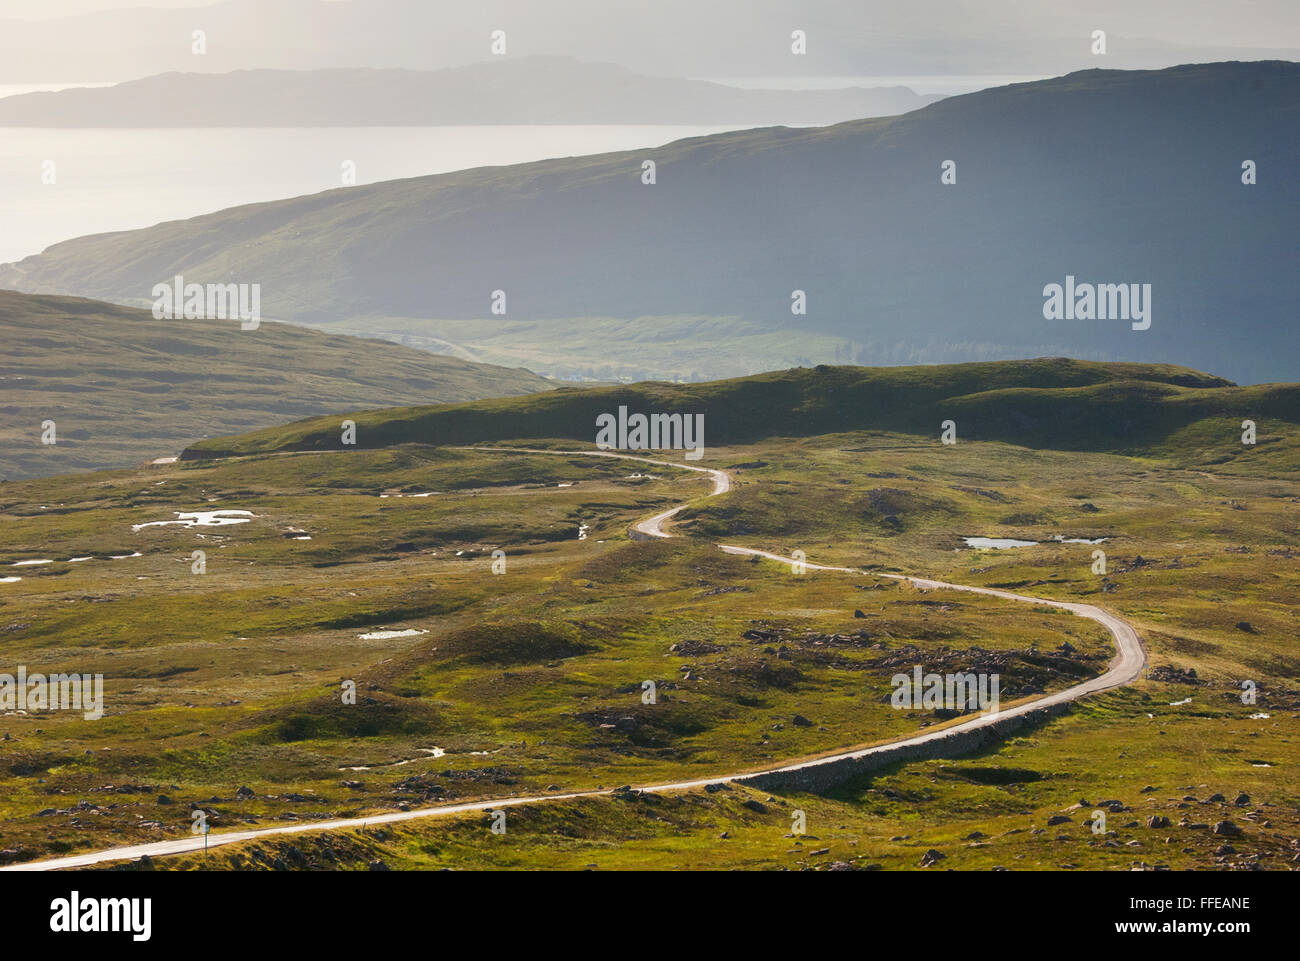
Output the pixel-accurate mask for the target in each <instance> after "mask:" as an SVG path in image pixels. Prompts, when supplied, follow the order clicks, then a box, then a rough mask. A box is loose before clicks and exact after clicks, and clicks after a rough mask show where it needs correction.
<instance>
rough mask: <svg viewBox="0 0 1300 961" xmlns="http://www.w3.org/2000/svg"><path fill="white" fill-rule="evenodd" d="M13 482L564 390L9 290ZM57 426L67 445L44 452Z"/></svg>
mask: <svg viewBox="0 0 1300 961" xmlns="http://www.w3.org/2000/svg"><path fill="white" fill-rule="evenodd" d="M0 341H2V342H3V343H4V345H5V347H4V356H3V359H2V360H0V479H3V478H9V479H14V478H20V477H34V476H46V475H50V474H57V473H65V472H68V471H74V470H89V469H98V468H104V467H129V466H133V465H135V464H137V463H139V462H141V461H142V460H146V459H152V458H155V457H161V456H165V455H173V454H177V453H179V451H180V449H181V447H183V446H184V445H185V444H187V443H190V442H191V441H194V440H196V439H199V438H202V437H208V436H212V435H214V434H219V433H227V432H231V431H242V430H249V429H252V428H256V427H260V426H264V425H268V424H276V423H282V422H283V421H284V420H285V419H286V418H292V417H302V416H308V415H312V414H320V413H323V412H325V411H332V410H348V409H351V408H354V407H357V406H365V405H373V404H391V403H394V402H396V403H415V402H419V403H427V402H430V401H434V402H450V401H458V400H467V399H471V398H476V397H486V396H494V397H496V396H503V395H510V394H523V393H528V392H530V391H541V390H547V389H549V388H550V387H551V386H552V385H551V383H550V382H549V381H547V380H545V379H543V378H541V377H538V376H537V375H535V374H533V373H531V372H529V371H526V370H520V369H507V368H502V367H490V366H486V365H482V364H474V363H469V362H467V361H462V360H455V359H452V358H450V357H441V356H437V355H434V354H428V353H425V352H424V351H420V350H414V349H412V348H407V347H399V346H397V345H396V344H390V343H387V342H385V341H374V340H362V339H359V338H354V337H339V336H328V335H325V334H320V333H317V332H315V331H309V330H305V329H302V328H300V327H291V326H286V325H283V324H265V323H264V324H262V325H261V327H260V328H259V329H258V330H256V331H241V330H240V329H239V325H238V323H235V322H226V321H216V320H189V321H171V320H155V319H154V318H153V316H152V314H150V313H146V312H144V311H138V310H133V309H130V308H125V307H117V306H113V305H111V304H104V303H97V302H94V301H89V300H77V299H73V298H65V297H34V296H28V295H23V294H17V293H14V292H13V291H7V290H0ZM46 420H53V421H54V422H55V428H56V439H57V443H56V444H55V445H54V446H45V445H43V444H41V442H40V438H41V424H42V422H43V421H46Z"/></svg>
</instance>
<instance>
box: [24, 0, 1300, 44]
mask: <svg viewBox="0 0 1300 961" xmlns="http://www.w3.org/2000/svg"><path fill="white" fill-rule="evenodd" d="M212 2H213V0H0V16H5V17H17V18H24V19H28V18H30V19H47V18H52V17H61V16H68V15H70V14H78V13H89V12H94V11H104V10H120V9H123V8H130V7H169V8H178V7H204V6H211V5H212ZM236 2H244V3H247V2H249V0H236ZM254 2H255V3H256V5H258V6H266V7H272V6H275V5H277V4H284V3H289V4H293V3H296V2H297V0H254ZM342 2H349V3H354V4H356V5H358V6H366V5H368V4H370V3H373V2H375V0H342ZM441 2H443V0H421V5H424V4H429V5H430V6H434V5H437V4H439V3H441ZM483 2H484V3H485V5H490V4H491V0H483ZM537 2H538V3H549V4H550V5H552V6H554V7H555V8H556V10H557V13H558V12H561V11H563V10H564V8H565V7H566V6H570V5H571V4H570V3H566V0H537ZM606 2H607V6H608V9H609V11H610V12H614V11H617V10H618V9H619V8H620V7H621V8H636V9H646V8H650V9H653V8H654V7H655V6H657V5H658V4H657V3H656V2H654V0H606ZM878 2H879V0H843V7H844V8H845V9H855V8H856V9H861V10H862V11H863V19H864V21H867V22H869V21H870V17H871V8H872V7H873V6H876V5H877V3H878ZM701 3H707V0H701ZM820 5H821V4H820V3H815V2H814V3H809V4H801V3H800V2H799V0H789V2H788V3H787V4H784V6H786V7H787V8H788V9H790V10H792V11H796V12H797V11H798V10H799V9H800V8H801V7H802V6H808V7H817V6H820ZM879 5H880V6H881V7H882V8H883V7H897V3H896V2H895V0H889V2H888V3H879ZM904 6H905V7H908V8H910V9H911V11H912V12H913V13H915V14H918V22H924V19H925V18H926V17H927V16H928V12H934V13H940V14H941V15H942V16H943V17H945V18H957V19H961V18H965V19H966V20H968V21H969V22H970V29H971V31H972V32H973V33H977V34H984V33H986V32H987V31H988V29H989V27H990V26H991V25H992V24H995V23H996V24H998V25H999V26H1000V27H1001V28H1002V29H1005V30H1007V31H1010V32H1016V31H1018V30H1020V29H1024V28H1025V27H1026V25H1029V24H1033V25H1034V26H1035V27H1038V28H1041V27H1042V26H1043V25H1044V24H1047V23H1050V22H1052V21H1056V22H1059V24H1060V25H1061V28H1062V29H1063V30H1069V31H1070V32H1074V31H1076V30H1080V29H1083V28H1085V27H1088V28H1089V29H1092V28H1093V27H1092V26H1091V25H1095V26H1101V27H1103V28H1105V29H1108V30H1112V31H1114V32H1116V33H1121V34H1125V35H1127V36H1130V37H1148V38H1153V39H1160V40H1166V41H1170V42H1174V43H1196V44H1216V45H1218V44H1223V45H1241V46H1264V47H1286V46H1300V0H910V2H908V3H906V4H904ZM946 26H947V27H948V30H951V29H952V27H954V26H956V24H955V23H952V22H951V19H949V23H948V24H947V25H946ZM944 32H947V31H944Z"/></svg>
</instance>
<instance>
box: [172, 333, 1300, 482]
mask: <svg viewBox="0 0 1300 961" xmlns="http://www.w3.org/2000/svg"><path fill="white" fill-rule="evenodd" d="M620 406H626V407H627V408H628V412H629V413H638V412H639V413H643V414H652V413H681V414H703V415H704V424H705V431H704V443H705V447H706V451H707V448H708V447H709V446H715V447H716V446H721V445H735V444H752V443H756V442H758V441H760V440H764V439H768V438H779V437H808V436H813V435H818V434H834V433H841V432H849V431H859V430H879V431H888V432H891V433H907V434H917V435H921V436H924V437H927V438H931V439H934V440H936V441H937V439H938V437H939V433H940V425H941V423H942V422H943V421H945V420H949V419H951V420H954V421H955V422H956V424H957V436H958V442H959V443H960V442H961V441H963V440H964V441H991V440H997V441H1005V442H1009V443H1014V444H1019V445H1022V446H1025V447H1034V448H1049V449H1056V450H1086V451H1097V452H1124V453H1155V454H1165V453H1173V452H1175V451H1177V452H1178V453H1180V454H1182V455H1191V456H1190V460H1191V461H1192V462H1205V461H1207V460H1210V461H1213V460H1216V459H1225V458H1230V457H1232V456H1235V455H1237V454H1239V453H1241V450H1242V445H1241V443H1240V422H1241V421H1242V420H1243V419H1245V418H1250V419H1253V420H1256V421H1257V422H1258V425H1259V432H1260V438H1261V440H1260V444H1261V445H1262V446H1263V447H1265V448H1267V447H1268V446H1269V445H1270V444H1272V443H1274V442H1275V435H1274V434H1273V433H1270V432H1276V431H1279V430H1281V431H1283V432H1285V433H1287V434H1288V435H1289V436H1294V435H1295V431H1294V430H1292V428H1293V427H1294V426H1296V425H1300V385H1297V384H1275V385H1266V386H1259V387H1238V386H1236V385H1234V384H1232V383H1231V382H1229V381H1226V380H1223V379H1222V378H1219V377H1214V376H1211V375H1209V374H1203V373H1200V372H1198V371H1193V370H1186V369H1183V368H1177V367H1169V366H1163V365H1146V364H1100V363H1091V362H1085V361H1075V360H1067V359H1063V358H1052V359H1042V360H1031V361H1002V362H996V363H979V364H955V365H951V366H941V367H885V368H869V367H817V368H812V369H807V368H800V369H795V370H786V371H776V372H773V373H768V374H760V375H758V376H754V377H744V378H736V379H732V380H723V381H715V382H711V383H703V384H685V385H683V384H664V383H645V384H634V385H631V386H627V387H598V388H589V389H585V390H579V389H573V388H561V389H559V390H555V391H550V392H548V393H545V394H537V395H533V396H530V397H523V398H507V399H499V400H487V401H476V402H471V403H466V404H457V405H449V406H442V407H415V408H402V409H388V410H376V411H368V412H363V413H358V414H353V415H351V416H352V417H353V419H355V420H356V422H357V425H358V431H357V444H358V446H359V447H363V448H380V447H388V446H393V445H397V444H403V443H424V444H438V445H455V444H466V445H468V444H481V443H490V442H493V441H499V440H526V439H572V440H575V441H579V442H581V443H582V444H583V445H584V446H590V445H592V444H594V443H595V440H596V418H597V416H598V415H600V414H603V413H612V414H617V412H618V409H619V407H620ZM1266 435H1267V436H1266ZM338 449H340V442H339V429H338V419H337V418H316V419H312V420H306V421H302V422H299V423H296V424H290V425H288V426H285V427H281V428H271V429H267V430H262V431H258V432H254V433H250V434H246V435H243V436H239V437H222V438H214V439H212V440H208V441H203V442H201V443H198V444H195V445H193V446H192V447H190V448H188V449H187V450H186V451H185V453H184V455H183V457H184V458H185V459H187V460H194V459H203V458H212V457H222V456H228V455H242V454H255V453H266V452H276V451H290V450H338ZM678 456H680V455H678Z"/></svg>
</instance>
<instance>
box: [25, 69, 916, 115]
mask: <svg viewBox="0 0 1300 961" xmlns="http://www.w3.org/2000/svg"><path fill="white" fill-rule="evenodd" d="M938 99H940V98H938V97H937V96H921V95H918V94H916V93H913V92H912V91H911V90H909V89H907V88H906V87H885V88H873V89H867V88H850V89H844V90H741V89H739V88H736V87H728V86H724V85H722V84H718V83H709V82H707V81H702V80H684V79H677V78H669V77H646V76H641V75H639V74H635V73H633V72H632V71H630V70H625V69H623V68H622V67H616V66H614V65H612V64H603V63H582V62H579V61H577V60H574V59H572V58H569V57H524V58H521V59H514V60H498V61H495V62H489V63H480V64H473V65H470V66H465V67H456V68H452V69H448V70H306V71H293V70H241V71H236V72H234V73H226V74H206V73H165V74H159V75H157V76H153V77H146V78H144V79H142V80H133V81H130V82H128V83H122V84H117V85H116V86H112V87H98V88H84V89H70V90H60V91H57V92H52V93H30V94H24V95H21V96H14V97H6V98H4V99H3V100H0V127H177V126H179V127H262V126H273V127H332V126H349V127H401V126H435V125H443V124H446V125H451V124H471V125H472V124H516V123H518V124H587V123H618V124H659V123H664V124H674V123H676V124H764V123H834V122H836V121H841V120H850V119H855V118H858V117H879V116H889V115H892V114H899V113H904V112H906V111H908V110H915V109H916V108H917V107H922V106H925V105H926V104H927V103H931V102H933V101H935V100H938Z"/></svg>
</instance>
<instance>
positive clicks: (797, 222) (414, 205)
mask: <svg viewBox="0 0 1300 961" xmlns="http://www.w3.org/2000/svg"><path fill="white" fill-rule="evenodd" d="M1298 114H1300V65H1297V64H1294V63H1281V62H1263V63H1224V64H1207V65H1197V66H1187V67H1178V68H1173V69H1169V70H1164V71H1155V72H1146V71H1136V72H1118V71H1085V72H1082V73H1077V74H1072V75H1069V76H1067V77H1063V78H1058V79H1055V80H1049V81H1043V82H1040V83H1031V84H1019V85H1013V86H1009V87H1003V88H997V89H992V90H987V91H982V92H980V93H976V94H970V95H967V96H960V97H951V98H948V99H945V100H942V101H940V102H938V103H935V104H932V105H930V106H928V107H925V108H923V109H920V110H917V111H913V112H911V113H908V114H905V115H903V116H900V117H893V118H883V119H872V120H862V121H854V122H851V123H844V124H840V125H837V126H832V127H824V128H815V129H798V130H794V129H787V128H767V129H756V130H749V131H743V132H734V133H727V134H721V135H717V136H712V137H700V138H694V139H689V140H684V141H680V142H677V143H674V144H670V145H666V146H664V147H660V148H657V149H653V150H645V151H633V152H625V153H617V154H605V155H598V156H590V157H578V158H567V159H556V160H549V161H544V162H540V163H533V164H525V165H520V166H514V167H489V168H481V169H477V170H467V171H461V172H457V173H453V174H446V175H440V176H432V177H424V178H416V179H411V180H402V181H393V182H386V183H380V184H374V185H370V186H362V187H354V188H346V189H342V190H335V191H330V192H326V193H322V194H317V195H314V196H308V197H299V198H295V199H292V200H285V201H280V202H275V203H269V204H258V205H251V206H247V207H239V208H234V209H230V210H224V211H221V212H219V213H215V214H211V215H208V216H204V217H198V218H195V219H193V220H188V221H181V222H173V223H166V224H160V225H158V226H156V227H152V228H149V229H146V230H139V231H130V232H124V233H116V234H106V235H100V236H95V237H87V238H82V239H79V240H73V241H69V242H66V243H61V244H58V245H55V246H54V247H51V248H50V249H48V250H47V251H45V252H44V253H43V254H41V255H38V256H35V257H29V258H27V259H26V260H23V261H22V262H20V263H19V264H18V265H16V266H10V267H4V268H0V284H2V285H7V286H15V287H18V288H20V289H23V290H29V291H46V292H70V293H77V294H82V295H86V296H94V297H100V298H104V299H109V300H116V301H122V302H135V303H146V302H148V299H149V296H150V291H151V289H152V287H153V285H154V284H156V283H158V282H159V281H163V280H167V279H169V278H171V277H173V276H174V275H176V274H182V275H184V276H186V278H187V279H188V280H190V281H197V282H201V283H210V282H216V281H222V282H240V283H260V284H261V285H262V287H263V291H262V297H263V305H264V306H263V310H264V312H265V315H266V316H268V317H272V318H276V319H285V320H292V321H297V322H301V323H306V324H313V325H335V326H336V327H337V328H338V329H345V330H351V331H357V330H359V331H362V332H369V333H377V334H381V335H384V336H393V337H413V338H443V339H450V340H452V342H453V343H454V344H457V345H460V346H462V347H468V348H469V349H470V355H471V356H479V357H480V358H481V359H492V357H493V356H494V355H493V354H492V353H491V351H490V350H489V351H488V352H487V353H481V354H474V353H473V347H474V344H475V343H476V340H478V339H481V340H482V341H484V342H485V343H486V344H487V345H488V347H489V348H491V347H492V345H493V344H497V345H500V344H502V343H503V342H504V341H503V340H502V337H503V336H504V335H505V334H506V333H507V332H508V329H509V325H511V324H515V323H521V322H522V323H528V324H529V325H531V330H530V336H531V337H532V338H533V339H534V340H535V341H537V342H539V343H543V344H544V343H545V342H546V340H547V331H548V330H550V331H552V332H553V333H554V336H555V337H556V338H564V337H569V336H570V335H571V333H572V331H573V330H575V328H581V327H582V326H583V325H584V324H588V323H589V321H586V320H581V319H582V318H615V319H622V320H623V321H636V322H637V327H638V329H640V330H641V331H643V332H653V330H654V325H655V321H654V320H653V319H647V318H654V317H681V316H690V317H693V318H697V321H696V322H695V323H694V324H693V326H692V328H691V335H690V342H691V343H692V344H694V345H695V349H696V351H697V354H696V359H697V360H698V363H697V365H696V367H695V371H696V372H697V373H698V375H699V376H705V377H707V376H710V375H711V374H713V373H714V371H715V368H713V367H712V363H713V361H714V359H715V358H716V360H717V362H718V363H729V362H730V360H731V358H730V357H729V356H727V355H725V352H724V351H723V350H722V349H720V348H719V345H718V343H717V342H715V341H713V340H712V339H711V332H712V328H711V325H710V322H709V320H708V318H730V320H728V321H727V322H725V323H724V322H722V321H718V322H717V328H718V329H725V331H726V335H727V337H728V338H730V337H732V336H733V334H734V333H735V331H734V330H732V329H729V328H728V327H727V325H728V324H730V323H733V322H734V321H736V320H737V319H738V320H739V321H740V322H743V323H744V324H746V325H753V326H755V327H757V328H760V329H763V330H769V331H779V332H783V333H784V334H785V335H786V336H787V337H798V336H804V337H807V338H808V340H809V343H812V342H813V340H814V339H815V337H816V336H826V337H831V338H837V340H836V341H835V343H836V344H837V345H838V346H837V347H836V348H835V355H833V356H826V355H825V353H824V352H823V351H812V350H810V351H809V353H810V354H813V356H811V357H808V360H810V361H814V362H815V361H819V360H838V361H841V362H843V361H856V362H859V363H907V362H926V363H930V362H947V361H953V360H971V359H996V358H1006V357H1024V356H1058V355H1073V356H1080V357H1086V358H1095V359H1123V360H1139V361H1158V362H1169V363H1179V364H1185V365H1188V366H1192V367H1197V368H1200V369H1211V370H1215V371H1217V372H1220V373H1223V374H1225V375H1227V376H1229V377H1232V378H1233V379H1234V380H1238V381H1243V382H1252V381H1268V380H1288V379H1295V377H1294V375H1295V368H1296V360H1295V358H1296V356H1297V348H1298V347H1300V329H1297V327H1296V325H1295V323H1294V305H1295V293H1294V278H1295V277H1296V275H1297V267H1300V254H1298V250H1300V248H1298V247H1297V244H1296V230H1295V211H1296V209H1297V200H1298V199H1300V198H1298V196H1297V189H1298V188H1297V185H1296V182H1295V178H1294V177H1293V176H1292V174H1293V172H1294V170H1295V169H1296V167H1297V161H1298V160H1300V134H1298V133H1297V130H1300V127H1298V126H1297V120H1300V116H1298ZM647 160H653V161H654V162H655V163H656V164H657V168H656V171H657V172H656V183H655V184H653V185H647V184H645V183H643V180H642V177H643V169H644V168H643V163H644V162H645V161H647ZM947 160H953V161H954V162H955V165H956V166H955V175H956V183H955V184H951V185H944V184H942V183H941V179H940V178H941V172H942V165H943V163H944V162H945V161H947ZM1246 160H1251V161H1253V162H1254V163H1255V164H1256V168H1257V172H1258V174H1257V176H1258V183H1257V184H1255V185H1251V186H1247V185H1244V184H1243V183H1242V179H1241V178H1242V164H1243V162H1244V161H1246ZM1070 278H1074V281H1076V282H1077V283H1078V284H1079V285H1083V284H1092V285H1102V284H1116V285H1119V284H1124V285H1130V284H1137V285H1139V286H1138V288H1137V291H1139V292H1140V291H1141V290H1142V289H1143V286H1142V285H1146V284H1149V285H1151V286H1150V288H1149V291H1150V308H1151V309H1150V315H1149V316H1150V327H1149V329H1145V330H1134V329H1132V324H1131V323H1130V321H1129V320H1127V319H1123V318H1118V319H1108V320H1090V319H1077V320H1067V319H1064V318H1062V319H1052V320H1048V319H1045V317H1044V303H1045V297H1044V291H1045V288H1046V287H1047V286H1048V285H1051V284H1057V285H1061V286H1063V287H1064V286H1067V285H1068V284H1070V283H1071V282H1072V281H1070ZM797 290H801V291H804V292H805V293H806V298H807V313H806V314H804V315H798V314H793V313H792V292H793V291H797ZM494 291H503V292H504V293H505V294H506V298H507V299H506V302H505V304H504V305H502V306H504V307H505V309H506V313H505V315H504V316H502V315H499V314H493V313H492V311H491V305H492V303H493V294H494ZM449 319H451V320H455V321H457V323H454V324H452V323H449ZM442 322H448V323H442ZM619 330H620V328H619V327H618V326H617V325H615V326H612V327H609V326H594V327H591V328H590V331H589V336H586V337H585V338H584V339H583V340H582V344H581V347H580V348H579V349H580V350H582V351H584V352H585V356H586V357H589V358H599V357H605V356H611V355H612V356H618V355H619V352H620V351H622V352H624V354H627V353H629V352H631V353H634V354H635V356H637V357H638V358H640V359H641V360H642V361H644V362H646V363H649V364H653V363H654V356H653V351H647V350H646V349H645V346H644V344H643V343H639V342H638V343H629V342H628V340H627V337H626V327H624V328H622V331H623V332H622V333H620V332H619ZM448 331H453V332H454V334H455V336H454V337H450V338H448V337H446V336H445V335H446V333H447V332H448ZM476 331H477V333H476ZM506 339H507V340H508V338H506ZM440 349H447V348H446V347H445V346H444V347H443V348H440ZM573 359H574V361H575V362H578V361H580V360H581V359H582V358H581V357H578V356H576V355H575V357H574V358H573ZM512 362H515V363H524V362H525V361H524V360H521V359H519V358H518V357H515V358H513V360H512ZM539 369H544V368H539ZM728 372H731V371H728ZM650 373H652V374H653V370H651V371H650Z"/></svg>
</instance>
